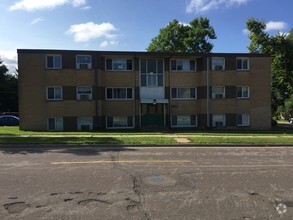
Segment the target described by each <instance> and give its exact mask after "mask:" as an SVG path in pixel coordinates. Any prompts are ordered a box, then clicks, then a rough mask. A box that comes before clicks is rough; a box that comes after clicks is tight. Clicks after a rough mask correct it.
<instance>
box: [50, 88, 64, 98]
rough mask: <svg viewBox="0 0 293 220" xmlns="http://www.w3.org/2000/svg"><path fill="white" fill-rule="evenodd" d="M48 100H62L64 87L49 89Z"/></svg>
mask: <svg viewBox="0 0 293 220" xmlns="http://www.w3.org/2000/svg"><path fill="white" fill-rule="evenodd" d="M47 100H62V87H48V88H47Z"/></svg>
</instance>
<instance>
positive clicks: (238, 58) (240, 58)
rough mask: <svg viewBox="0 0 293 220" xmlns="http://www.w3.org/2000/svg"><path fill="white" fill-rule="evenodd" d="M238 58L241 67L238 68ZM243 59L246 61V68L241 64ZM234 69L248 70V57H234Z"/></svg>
mask: <svg viewBox="0 0 293 220" xmlns="http://www.w3.org/2000/svg"><path fill="white" fill-rule="evenodd" d="M238 60H240V61H241V68H238ZM244 61H247V69H245V68H244V67H243V66H244V64H243V62H244ZM236 69H237V70H240V71H241V70H244V71H245V70H249V58H248V57H237V58H236Z"/></svg>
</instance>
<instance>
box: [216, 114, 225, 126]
mask: <svg viewBox="0 0 293 220" xmlns="http://www.w3.org/2000/svg"><path fill="white" fill-rule="evenodd" d="M225 126H226V116H225V115H213V127H216V128H219V127H225Z"/></svg>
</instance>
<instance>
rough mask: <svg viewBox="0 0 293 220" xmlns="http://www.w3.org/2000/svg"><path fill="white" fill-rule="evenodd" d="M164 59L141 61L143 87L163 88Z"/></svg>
mask: <svg viewBox="0 0 293 220" xmlns="http://www.w3.org/2000/svg"><path fill="white" fill-rule="evenodd" d="M163 66H164V61H163V59H141V60H140V73H141V86H147V87H152V86H153V87H155V86H163V72H164V68H163Z"/></svg>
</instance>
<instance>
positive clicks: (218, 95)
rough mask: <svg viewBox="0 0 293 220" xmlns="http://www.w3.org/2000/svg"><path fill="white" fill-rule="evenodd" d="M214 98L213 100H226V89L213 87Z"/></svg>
mask: <svg viewBox="0 0 293 220" xmlns="http://www.w3.org/2000/svg"><path fill="white" fill-rule="evenodd" d="M212 98H213V99H224V98H225V87H224V86H213V87H212Z"/></svg>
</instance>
